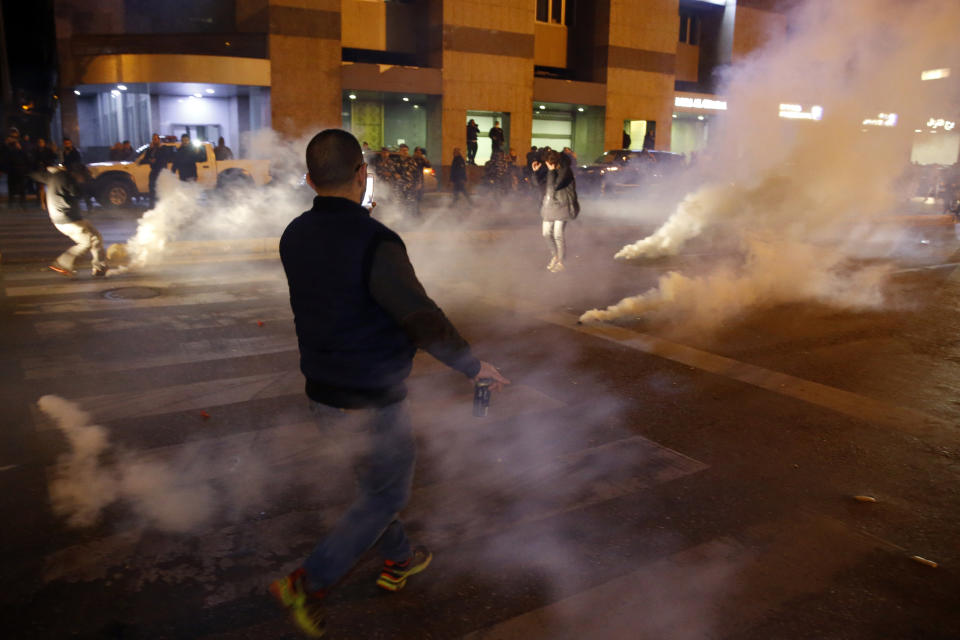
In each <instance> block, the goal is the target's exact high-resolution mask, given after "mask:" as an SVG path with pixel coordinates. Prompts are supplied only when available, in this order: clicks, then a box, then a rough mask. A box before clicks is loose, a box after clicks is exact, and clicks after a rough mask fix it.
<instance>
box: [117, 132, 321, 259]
mask: <svg viewBox="0 0 960 640" xmlns="http://www.w3.org/2000/svg"><path fill="white" fill-rule="evenodd" d="M308 140H309V138H301V139H297V140H289V141H288V140H283V139H281V138H280V136H279V135H278V134H277V133H276V132H274V131H271V130H266V129H265V130H260V131H256V132H253V133H251V134H249V138H248V141H249V142H248V146H249V148H250V149H251V152H250V154H249V155H250V157H251V158H252V159H255V161H265V162H268V163H269V167H270V173H271V175H272V177H273V180H272V181H271V182H270V184H269V185H267V186H257V185H246V184H231V185H230V186H229V187H225V188H218V189H216V190H207V189H205V188H204V187H203V186H201V185H199V184H197V183H192V182H182V181H180V180H179V179H178V178H177V177H176V176H175V175H174V174H173V173H171V172H169V171H163V172H161V173H160V175H159V176H158V178H157V204H156V206H155V207H154V208H153V209H150V210H149V211H147V212H146V213H144V214H143V216H142V217H141V218H140V220H139V221H138V223H137V231H136V233H135V234H134V236H133V237H132V238H131V239H130V240H128V241H127V243H126V245H125V246H124V247H123V249H118V248H114V247H111V257H114V256H116V258H117V259H118V260H119V261H124V262H128V263H129V266H130V267H134V268H139V267H143V266H146V265H147V264H150V263H153V262H155V261H156V260H158V259H159V258H160V257H161V256H162V255H163V253H164V251H165V249H166V248H167V245H168V244H169V243H170V242H173V241H175V240H180V239H192V240H195V239H212V240H223V239H230V238H246V237H257V236H258V235H266V236H271V237H272V236H278V235H280V232H281V231H282V230H283V228H284V226H285V225H286V223H287V222H289V220H290V219H291V218H293V217H294V216H295V215H297V214H298V213H300V212H302V211H304V210H305V209H307V208H309V203H310V198H311V197H312V195H313V194H312V192H311V191H310V190H309V188H307V187H306V186H305V185H303V184H302V183H301V179H302V176H303V173H304V171H305V167H304V158H303V150H304V149H305V148H306V144H307V141H308ZM124 270H125V269H124V268H120V269H117V270H116V271H115V272H122V271H124Z"/></svg>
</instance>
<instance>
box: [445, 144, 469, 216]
mask: <svg viewBox="0 0 960 640" xmlns="http://www.w3.org/2000/svg"><path fill="white" fill-rule="evenodd" d="M450 184H451V185H452V186H453V200H452V201H451V202H450V206H451V207H452V206H453V205H455V204H457V201H458V200H459V199H460V194H463V197H464V198H466V199H467V204H473V203H472V202H471V201H470V194H469V193H467V163H466V161H465V160H464V159H463V154H462V153H460V147H457V148H455V149H454V150H453V162H452V163H451V164H450Z"/></svg>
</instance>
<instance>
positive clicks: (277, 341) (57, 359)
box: [20, 332, 297, 380]
mask: <svg viewBox="0 0 960 640" xmlns="http://www.w3.org/2000/svg"><path fill="white" fill-rule="evenodd" d="M291 333H292V332H291ZM171 347H172V348H171V349H170V350H168V351H167V352H165V353H161V354H158V355H142V354H139V353H136V352H133V353H130V354H129V355H131V356H133V357H131V358H114V357H113V356H115V355H116V354H108V355H107V357H105V358H104V359H95V358H83V357H80V356H77V355H76V354H72V355H70V354H68V355H63V353H59V354H56V355H41V356H33V357H29V358H23V359H22V360H21V361H20V366H21V368H22V369H23V375H24V378H25V379H27V380H38V379H43V378H53V377H57V376H70V375H85V374H87V373H89V372H90V371H96V372H98V373H105V372H111V371H131V370H136V369H150V368H153V367H165V366H171V365H181V364H191V363H195V362H213V361H216V360H227V359H230V358H237V357H242V356H265V355H270V354H276V353H284V352H292V353H295V352H296V351H297V339H296V337H295V336H290V335H267V336H262V337H247V338H216V339H209V340H192V341H189V342H178V343H176V344H174V345H171ZM120 355H124V352H120Z"/></svg>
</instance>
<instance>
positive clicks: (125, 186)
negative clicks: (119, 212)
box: [97, 178, 133, 209]
mask: <svg viewBox="0 0 960 640" xmlns="http://www.w3.org/2000/svg"><path fill="white" fill-rule="evenodd" d="M98 194H99V195H97V200H98V201H99V202H100V204H101V205H102V206H103V207H106V208H108V209H116V208H118V207H125V206H127V205H129V204H130V201H131V200H132V199H133V188H132V187H131V186H130V183H129V182H127V181H126V180H121V179H119V178H113V179H110V180H107V181H106V182H105V183H104V184H103V185H101V186H100V190H99V191H98Z"/></svg>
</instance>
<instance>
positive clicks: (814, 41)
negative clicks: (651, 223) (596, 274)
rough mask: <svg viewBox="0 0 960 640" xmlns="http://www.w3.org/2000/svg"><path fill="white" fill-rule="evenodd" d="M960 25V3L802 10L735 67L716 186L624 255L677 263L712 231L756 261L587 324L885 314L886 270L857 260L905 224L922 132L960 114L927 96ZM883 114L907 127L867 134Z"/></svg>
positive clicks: (715, 157)
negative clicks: (922, 126) (786, 106)
mask: <svg viewBox="0 0 960 640" xmlns="http://www.w3.org/2000/svg"><path fill="white" fill-rule="evenodd" d="M958 21H960V3H955V2H940V1H935V0H930V1H918V2H909V3H905V2H897V1H896V0H862V1H858V2H807V3H802V4H801V5H800V8H799V9H798V11H797V12H795V13H794V14H793V15H791V17H790V29H789V30H785V32H784V33H783V34H781V35H777V36H774V37H771V39H770V44H768V45H767V46H766V47H764V48H763V49H761V50H759V51H757V52H755V53H754V54H753V55H751V56H750V57H749V58H748V59H746V60H744V61H742V62H740V63H738V64H736V65H734V66H733V67H732V68H731V70H730V72H729V74H728V76H727V83H726V86H725V88H723V89H722V90H721V93H722V94H723V95H724V96H725V97H726V99H727V101H728V104H729V105H730V111H729V112H725V113H724V114H723V116H722V120H721V121H720V122H719V129H717V130H711V146H710V148H709V152H708V154H705V155H706V157H705V158H704V162H705V163H706V164H707V167H706V169H705V172H704V175H709V176H711V177H712V180H711V182H710V183H708V184H705V185H703V186H702V187H701V188H699V189H697V190H696V191H694V192H693V193H690V194H689V195H688V196H687V197H686V198H685V199H684V200H683V201H682V202H681V203H680V204H679V205H678V206H677V208H676V210H675V211H674V213H673V215H671V216H670V218H669V219H668V220H667V221H666V222H665V223H663V225H661V226H660V228H658V229H657V230H656V231H655V232H654V233H653V234H651V235H650V236H648V237H646V238H643V239H641V240H639V241H638V242H635V243H632V244H629V245H626V246H624V247H623V248H622V249H620V250H619V251H618V252H617V253H616V256H615V257H616V258H621V259H640V258H657V257H661V256H669V255H674V254H676V253H678V252H679V251H680V250H681V249H682V248H683V247H684V246H685V244H686V243H688V242H689V241H690V240H692V239H694V238H697V237H698V236H702V235H703V234H705V233H706V234H709V235H708V237H709V238H710V239H712V240H715V239H723V241H724V245H734V246H739V247H740V249H741V251H742V253H743V255H745V256H746V258H745V259H744V260H741V261H738V262H737V263H736V264H731V263H730V262H729V261H728V262H727V263H724V264H720V265H718V266H717V267H716V269H715V270H714V271H713V272H712V273H709V274H708V275H701V276H698V277H687V276H684V275H681V274H677V273H672V274H669V275H666V276H664V277H663V278H662V279H661V281H660V284H659V287H658V288H657V289H654V290H651V291H648V292H647V293H645V294H642V295H639V296H636V297H631V298H626V299H624V300H622V301H621V302H619V303H617V304H615V305H612V306H610V307H608V308H607V309H606V310H597V309H593V310H590V311H588V312H586V313H584V314H583V316H582V318H581V320H583V321H591V320H612V319H615V318H618V317H622V316H625V315H631V314H646V313H649V312H656V314H659V315H660V316H662V317H671V318H672V319H673V320H676V321H680V322H686V323H690V324H692V325H694V326H710V325H711V324H716V323H718V322H722V321H724V320H727V319H729V318H730V317H732V316H734V315H736V314H737V313H739V312H741V311H743V310H746V309H748V308H757V307H763V306H770V305H776V304H781V303H784V302H790V301H811V300H812V301H818V302H824V303H829V304H833V305H837V306H842V307H860V306H876V305H879V304H882V302H883V299H882V295H881V290H882V285H883V283H884V281H885V278H886V275H887V273H888V271H887V270H884V269H880V268H873V267H871V268H866V269H857V268H856V267H855V266H853V265H852V264H850V263H848V262H847V259H848V258H856V257H858V256H864V255H866V253H867V249H866V247H865V246H864V245H865V243H864V242H862V241H863V240H864V239H865V238H867V237H870V238H872V239H874V240H875V239H876V234H874V233H870V232H869V227H870V225H871V223H872V222H876V221H878V220H879V219H881V218H882V217H883V216H888V215H891V214H895V213H898V210H897V207H898V205H899V204H900V203H901V202H903V201H904V200H905V196H906V194H905V193H898V191H897V189H898V180H900V179H901V178H902V174H903V171H904V169H905V168H906V167H907V165H908V162H909V153H910V144H911V141H912V135H913V129H914V127H915V126H916V125H917V124H918V123H920V122H923V121H925V120H926V118H927V117H929V116H930V115H932V114H935V113H953V112H955V111H956V107H957V104H958V102H960V101H958V96H956V95H944V94H942V93H941V94H940V95H934V94H933V93H932V92H921V91H918V85H919V84H920V79H919V78H920V72H921V71H922V70H924V69H929V68H940V67H948V66H953V67H954V68H957V66H958V63H960V41H958V39H957V38H956V34H955V32H954V31H955V30H954V27H953V25H956V24H958ZM853 25H856V26H855V27H854V26H853ZM921 34H922V35H921ZM780 103H798V104H802V105H803V106H804V107H805V108H807V109H809V108H810V107H811V106H813V105H821V106H822V107H823V110H824V111H823V119H822V120H821V121H819V122H814V121H807V120H787V119H782V118H779V117H778V105H779V104H780ZM881 112H884V113H890V112H896V113H897V114H898V116H899V122H900V124H899V126H898V127H896V128H894V129H883V128H877V129H872V130H869V131H867V130H865V129H866V127H863V126H862V125H861V123H862V121H863V120H864V119H866V118H875V117H876V114H878V113H881ZM881 129H883V130H881ZM758 238H762V239H763V240H762V241H761V242H760V243H758V241H757V239H758ZM704 314H708V315H704Z"/></svg>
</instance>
